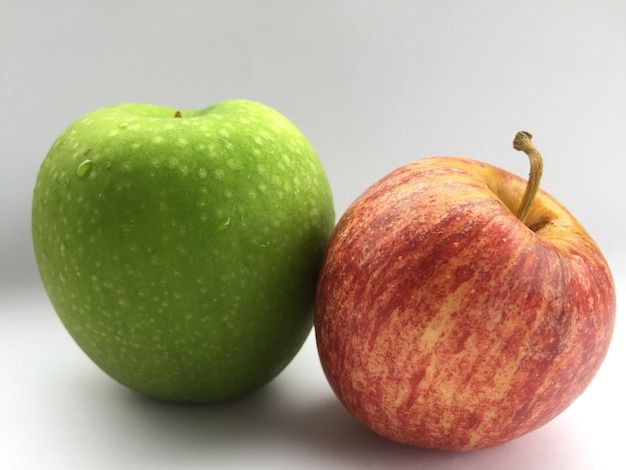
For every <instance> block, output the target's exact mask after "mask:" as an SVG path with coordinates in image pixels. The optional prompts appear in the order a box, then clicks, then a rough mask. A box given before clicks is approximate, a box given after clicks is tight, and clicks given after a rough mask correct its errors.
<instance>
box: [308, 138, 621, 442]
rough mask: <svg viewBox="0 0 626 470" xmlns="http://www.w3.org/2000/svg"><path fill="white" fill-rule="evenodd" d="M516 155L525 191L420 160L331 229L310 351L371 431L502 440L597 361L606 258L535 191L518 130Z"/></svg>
mask: <svg viewBox="0 0 626 470" xmlns="http://www.w3.org/2000/svg"><path fill="white" fill-rule="evenodd" d="M515 148H517V149H518V150H524V151H525V152H526V153H528V154H529V156H530V157H531V163H532V162H534V163H532V166H531V177H530V181H531V184H529V185H528V188H527V182H526V181H525V180H524V179H522V178H519V177H517V176H515V175H513V174H511V173H509V172H507V171H505V170H502V169H499V168H496V167H493V166H491V165H488V164H485V163H481V162H478V161H474V160H469V159H464V158H451V157H435V158H427V159H423V160H418V161H415V162H413V163H410V164H407V165H405V166H403V167H401V168H398V169H397V170H395V171H393V172H392V173H390V174H389V175H387V176H386V177H384V178H383V179H381V180H380V181H378V182H377V183H375V184H374V185H373V186H372V187H370V188H369V189H368V190H366V191H365V193H364V194H362V195H361V196H360V197H359V198H358V199H357V200H356V201H355V202H354V203H353V204H352V205H351V206H350V207H349V208H348V210H347V211H346V213H345V214H344V215H343V217H342V218H341V219H340V221H339V223H338V224H337V226H336V228H335V231H334V233H333V235H332V237H331V240H330V243H329V246H328V250H327V252H326V255H325V259H324V262H323V265H322V269H321V272H320V277H319V283H318V287H317V295H316V311H315V328H316V340H317V346H318V351H319V356H320V360H321V364H322V367H323V369H324V372H325V374H326V377H327V378H328V381H329V383H330V385H331V387H332V389H333V390H334V392H335V394H336V395H337V396H338V398H339V399H340V400H341V402H342V403H343V404H344V405H345V407H346V408H347V409H348V410H349V411H350V413H351V414H352V415H353V416H354V417H356V418H357V419H358V420H359V421H361V422H362V423H363V424H364V425H365V426H367V427H369V428H370V429H372V430H373V431H375V432H376V433H378V434H380V435H382V436H385V437H387V438H389V439H392V440H395V441H399V442H403V443H408V444H412V445H416V446H420V447H428V448H437V449H450V450H470V449H479V448H485V447H491V446H494V445H498V444H502V443H504V442H507V441H510V440H511V439H514V438H516V437H519V436H521V435H523V434H526V433H528V432H530V431H532V430H534V429H536V428H538V427H540V426H542V425H543V424H545V423H547V422H548V421H550V420H551V419H553V418H554V417H555V416H557V415H558V414H559V413H561V412H562V411H563V410H565V408H567V407H568V406H569V405H570V404H571V403H572V402H573V401H574V400H575V399H576V398H577V397H578V396H579V395H580V394H581V393H582V392H583V391H584V390H585V388H586V387H587V385H588V384H589V383H590V382H591V380H592V378H593V377H594V375H595V374H596V372H597V371H598V369H599V367H600V365H601V363H602V361H603V359H604V357H605V355H606V352H607V349H608V347H609V342H610V339H611V335H612V331H613V325H614V319H615V308H616V306H615V303H616V301H615V288H614V284H613V279H612V276H611V272H610V270H609V267H608V265H607V262H606V260H605V258H604V257H603V255H602V253H601V252H600V249H599V248H598V246H597V245H596V243H595V242H594V241H593V240H592V239H591V237H590V236H589V235H588V234H587V232H586V231H585V230H584V228H583V227H582V226H581V225H580V223H579V222H578V221H577V220H576V219H575V218H574V217H573V216H572V215H571V214H570V213H569V212H568V211H567V210H566V209H565V208H564V207H563V206H562V205H561V204H559V203H558V202H557V201H556V200H555V199H554V198H553V197H551V196H550V195H548V194H547V193H546V192H544V191H542V190H539V192H536V190H537V189H538V182H539V178H540V176H541V171H540V170H541V165H540V163H541V157H540V156H539V154H538V152H536V149H535V148H534V147H533V145H532V143H531V141H530V134H528V133H518V135H517V136H516V143H515ZM536 157H538V158H536ZM526 193H528V194H527V196H526V197H525V198H524V199H525V203H523V204H522V203H520V200H522V195H523V194H526ZM535 194H536V197H535ZM524 204H525V205H526V207H528V208H530V211H529V213H528V215H527V217H526V216H525V215H521V214H520V217H519V218H518V217H516V214H515V213H514V211H517V209H518V208H519V210H520V211H521V212H523V211H524V209H523V207H522V206H523V205H524ZM524 219H525V222H522V220H524Z"/></svg>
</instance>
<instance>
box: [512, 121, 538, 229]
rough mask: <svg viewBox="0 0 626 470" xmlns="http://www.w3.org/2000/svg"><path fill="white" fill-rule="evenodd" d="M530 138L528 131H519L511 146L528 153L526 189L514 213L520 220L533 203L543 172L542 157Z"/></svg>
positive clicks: (526, 214)
mask: <svg viewBox="0 0 626 470" xmlns="http://www.w3.org/2000/svg"><path fill="white" fill-rule="evenodd" d="M532 138H533V136H532V134H531V133H530V132H526V131H520V132H518V133H517V134H515V139H513V148H514V149H515V150H521V151H522V152H524V153H525V154H526V155H528V159H529V160H530V174H529V175H528V184H527V185H526V191H525V192H524V196H523V197H522V202H521V203H520V205H519V208H518V209H517V214H516V216H517V218H518V219H519V220H521V221H522V222H524V221H525V220H526V217H528V213H529V212H530V207H531V206H532V205H533V201H534V200H535V196H536V195H537V192H538V191H539V183H540V182H541V175H542V174H543V158H542V157H541V154H540V153H539V150H537V147H535V146H534V145H533V143H532Z"/></svg>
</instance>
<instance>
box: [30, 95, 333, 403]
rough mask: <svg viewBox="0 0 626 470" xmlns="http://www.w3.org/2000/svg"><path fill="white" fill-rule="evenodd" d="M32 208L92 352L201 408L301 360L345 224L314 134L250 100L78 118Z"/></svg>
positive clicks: (52, 267)
mask: <svg viewBox="0 0 626 470" xmlns="http://www.w3.org/2000/svg"><path fill="white" fill-rule="evenodd" d="M32 215H33V218H32V228H33V242H34V249H35V255H36V258H37V263H38V267H39V270H40V273H41V277H42V280H43V284H44V286H45V287H46V290H47V292H48V295H49V297H50V299H51V302H52V304H53V306H54V308H55V310H56V311H57V313H58V315H59V317H60V318H61V320H62V321H63V323H64V325H65V327H66V328H67V330H68V331H69V332H70V334H71V335H72V337H73V338H74V339H75V340H76V342H77V343H78V344H79V345H80V346H81V348H82V349H83V350H84V351H85V353H86V354H87V355H88V356H89V357H90V358H91V359H92V360H93V361H94V362H95V363H96V364H97V365H98V366H100V367H101V368H102V369H103V370H104V371H105V372H107V373H108V374H109V375H111V376H112V377H113V378H115V379H116V380H118V381H119V382H121V383H123V384H125V385H127V386H128V387H130V388H132V389H134V390H136V391H138V392H141V393H144V394H147V395H151V396H155V397H159V398H163V399H167V400H176V401H188V402H211V401H218V400H224V399H229V398H232V397H235V396H238V395H242V394H245V393H248V392H251V391H253V390H255V389H257V388H258V387H260V386H262V385H263V384H265V383H267V382H268V381H269V380H271V379H272V378H273V377H274V376H276V374H278V373H279V372H280V371H281V370H282V369H283V368H284V367H285V366H286V365H287V363H288V362H289V361H290V360H291V358H292V357H293V356H294V355H295V354H296V352H297V351H298V350H299V348H300V346H301V345H302V343H303V342H304V339H305V338H306V336H307V335H308V333H309V331H310V329H311V326H312V307H313V296H314V287H315V282H316V280H317V273H318V269H319V264H320V262H321V258H322V255H323V252H324V250H325V247H326V243H327V241H328V237H329V236H330V233H331V231H332V228H333V226H334V221H335V216H334V210H333V203H332V195H331V192H330V187H329V184H328V180H327V178H326V174H325V172H324V169H323V168H322V165H321V163H320V161H319V159H318V158H317V156H316V155H315V152H314V151H313V149H312V148H311V146H310V144H309V143H308V142H307V141H306V139H305V137H304V136H303V135H302V134H301V133H300V132H299V131H298V130H297V129H296V128H295V127H294V126H293V124H291V123H290V122H289V121H288V120H287V119H286V118H284V117H283V116H281V115H280V114H279V113H277V112H276V111H274V110H272V109H271V108H268V107H266V106H263V105H260V104H257V103H253V102H249V101H242V100H232V101H226V102H223V103H219V104H217V105H215V106H212V107H210V108H206V109H203V110H199V111H180V110H176V109H173V108H166V107H160V106H147V105H119V106H113V107H109V108H105V109H101V110H98V111H95V112H93V113H91V114H89V115H88V116H86V117H83V118H81V119H79V120H77V121H76V122H75V123H74V124H72V125H71V126H70V127H69V128H68V129H67V130H66V131H65V132H63V133H62V134H61V135H60V136H59V138H58V139H57V141H56V142H55V143H54V144H53V145H52V147H51V149H50V152H49V153H48V156H47V157H46V159H45V161H44V162H43V164H42V166H41V169H40V172H39V175H38V178H37V183H36V187H35V191H34V197H33V214H32Z"/></svg>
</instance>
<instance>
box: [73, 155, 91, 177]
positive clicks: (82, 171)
mask: <svg viewBox="0 0 626 470" xmlns="http://www.w3.org/2000/svg"><path fill="white" fill-rule="evenodd" d="M92 166H93V162H92V161H91V160H89V159H87V160H83V161H82V162H81V164H80V165H78V168H76V174H77V175H78V177H79V178H84V177H85V176H87V174H88V173H89V171H90V170H91V167H92Z"/></svg>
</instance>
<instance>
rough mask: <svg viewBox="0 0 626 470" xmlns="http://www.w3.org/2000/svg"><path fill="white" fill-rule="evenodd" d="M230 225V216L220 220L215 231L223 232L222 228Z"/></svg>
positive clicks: (224, 228)
mask: <svg viewBox="0 0 626 470" xmlns="http://www.w3.org/2000/svg"><path fill="white" fill-rule="evenodd" d="M229 227H230V217H228V218H227V219H226V220H224V221H222V222H221V223H220V224H219V225H218V226H217V231H218V232H223V231H224V230H226V229H227V228H229Z"/></svg>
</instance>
